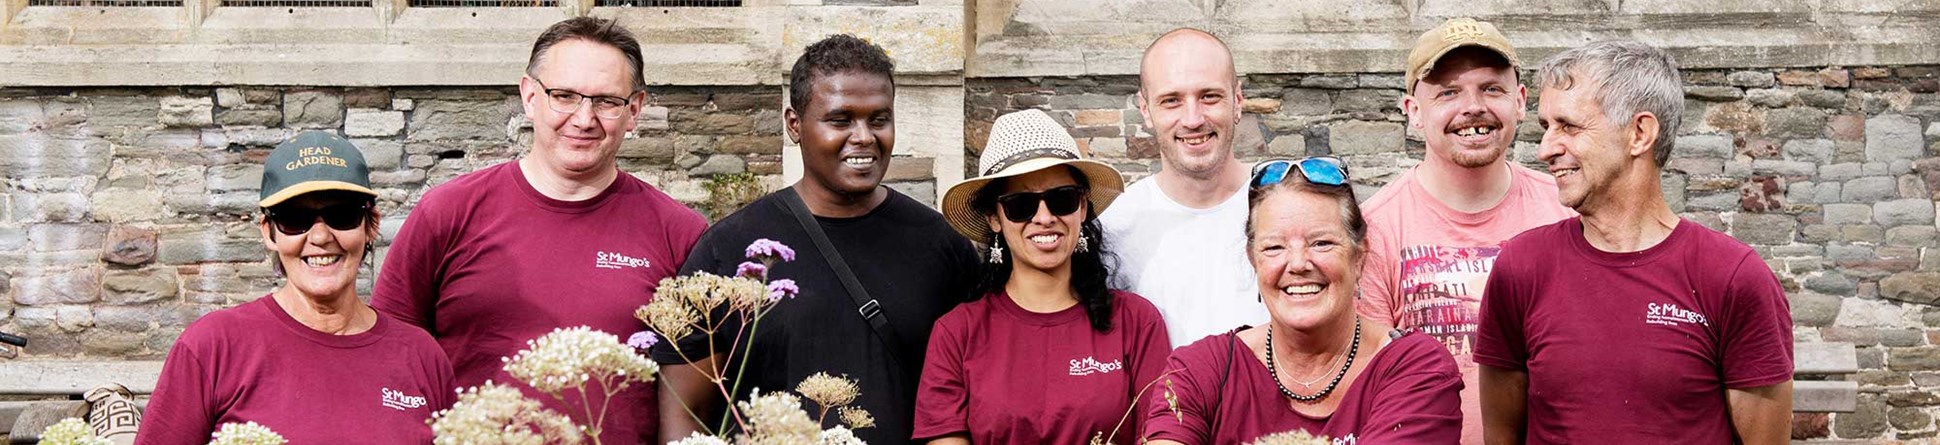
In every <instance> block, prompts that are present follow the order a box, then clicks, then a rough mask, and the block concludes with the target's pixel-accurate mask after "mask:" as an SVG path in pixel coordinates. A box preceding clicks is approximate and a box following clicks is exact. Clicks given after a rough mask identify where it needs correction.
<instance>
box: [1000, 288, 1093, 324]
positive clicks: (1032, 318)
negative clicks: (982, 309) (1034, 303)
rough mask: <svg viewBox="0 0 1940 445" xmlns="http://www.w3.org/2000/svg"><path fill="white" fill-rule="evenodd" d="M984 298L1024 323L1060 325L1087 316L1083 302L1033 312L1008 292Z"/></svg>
mask: <svg viewBox="0 0 1940 445" xmlns="http://www.w3.org/2000/svg"><path fill="white" fill-rule="evenodd" d="M984 299H987V300H990V305H991V306H993V307H994V308H995V309H996V311H997V312H998V313H1002V314H1004V315H1006V316H1009V317H1011V318H1015V319H1017V321H1019V322H1022V323H1024V324H1029V325H1034V326H1058V325H1063V324H1066V323H1071V322H1073V321H1079V320H1083V319H1084V318H1085V308H1084V305H1083V304H1074V305H1071V307H1068V308H1064V309H1061V310H1058V311H1057V312H1032V311H1031V310H1029V309H1024V306H1021V305H1018V304H1017V300H1012V299H1011V298H1010V293H1008V292H1002V291H999V292H995V293H992V294H989V295H985V296H984Z"/></svg>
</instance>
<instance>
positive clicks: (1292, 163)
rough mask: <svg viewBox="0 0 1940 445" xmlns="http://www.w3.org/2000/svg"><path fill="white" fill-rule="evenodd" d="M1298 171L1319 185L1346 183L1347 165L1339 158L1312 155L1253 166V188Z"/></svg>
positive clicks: (1282, 178)
mask: <svg viewBox="0 0 1940 445" xmlns="http://www.w3.org/2000/svg"><path fill="white" fill-rule="evenodd" d="M1294 171H1299V172H1300V176H1301V177H1302V178H1305V179H1306V180H1307V182H1311V183H1314V184H1321V185H1332V186H1343V185H1347V166H1346V165H1343V164H1341V161H1340V158H1336V157H1333V156H1313V157H1306V158H1300V159H1274V160H1269V161H1266V162H1261V163H1259V165H1255V166H1253V181H1252V182H1251V184H1252V187H1253V188H1256V189H1257V188H1265V187H1269V186H1272V185H1274V184H1279V183H1280V182H1282V181H1286V180H1287V176H1288V174H1289V173H1293V172H1294Z"/></svg>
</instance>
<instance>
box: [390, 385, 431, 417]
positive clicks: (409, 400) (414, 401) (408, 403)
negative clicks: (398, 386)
mask: <svg viewBox="0 0 1940 445" xmlns="http://www.w3.org/2000/svg"><path fill="white" fill-rule="evenodd" d="M383 403H384V407H386V408H391V409H395V410H398V411H404V410H412V409H418V408H422V407H424V396H414V395H408V394H405V393H404V391H398V390H395V389H390V388H384V399H383Z"/></svg>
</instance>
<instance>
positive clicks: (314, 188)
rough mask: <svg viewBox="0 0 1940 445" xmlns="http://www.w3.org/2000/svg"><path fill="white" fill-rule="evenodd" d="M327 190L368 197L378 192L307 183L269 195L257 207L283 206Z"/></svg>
mask: <svg viewBox="0 0 1940 445" xmlns="http://www.w3.org/2000/svg"><path fill="white" fill-rule="evenodd" d="M325 190H342V191H346V192H357V193H362V194H366V195H371V196H373V197H375V196H377V192H373V191H371V190H370V189H369V188H365V187H364V186H361V185H357V184H351V183H348V182H343V181H306V182H303V183H301V184H296V185H292V186H289V187H284V188H283V190H281V191H278V192H276V194H274V195H269V197H268V198H263V200H261V201H257V202H256V206H257V207H270V206H274V205H277V204H281V203H282V202H283V201H287V200H289V199H290V198H295V197H297V195H302V194H304V193H310V192H321V191H325Z"/></svg>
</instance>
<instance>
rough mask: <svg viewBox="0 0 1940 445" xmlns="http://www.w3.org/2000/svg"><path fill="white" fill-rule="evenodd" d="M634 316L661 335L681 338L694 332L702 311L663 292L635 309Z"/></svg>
mask: <svg viewBox="0 0 1940 445" xmlns="http://www.w3.org/2000/svg"><path fill="white" fill-rule="evenodd" d="M663 283H664V282H663ZM661 289H663V290H664V289H666V287H664V286H663V287H661ZM633 318H638V319H640V321H642V322H645V323H646V324H647V329H651V330H653V331H654V332H658V333H660V336H661V337H666V338H671V339H680V338H685V337H687V334H690V333H693V332H694V326H695V325H696V324H698V323H700V321H701V313H700V312H698V311H695V310H694V308H692V307H689V306H688V305H687V304H685V303H682V302H680V301H678V300H675V299H673V298H667V294H665V293H662V294H660V295H658V296H656V297H655V298H654V299H653V302H651V303H647V305H646V306H640V309H636V310H634V311H633Z"/></svg>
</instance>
